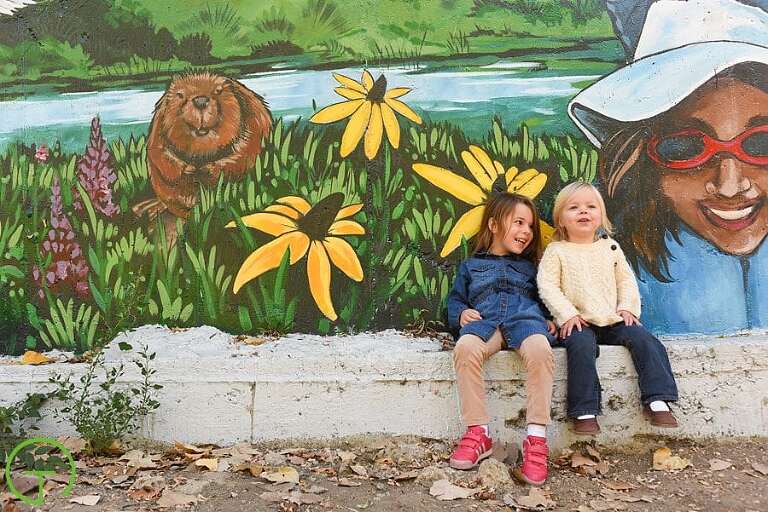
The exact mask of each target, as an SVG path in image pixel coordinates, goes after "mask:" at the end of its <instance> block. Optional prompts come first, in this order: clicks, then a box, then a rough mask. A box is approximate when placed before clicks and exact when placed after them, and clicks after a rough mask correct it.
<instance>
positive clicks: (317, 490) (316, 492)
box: [307, 485, 328, 494]
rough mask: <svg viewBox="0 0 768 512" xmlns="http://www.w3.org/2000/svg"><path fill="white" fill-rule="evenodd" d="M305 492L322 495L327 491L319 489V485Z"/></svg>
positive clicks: (322, 488)
mask: <svg viewBox="0 0 768 512" xmlns="http://www.w3.org/2000/svg"><path fill="white" fill-rule="evenodd" d="M307 492H311V493H312V494H323V493H324V492H328V489H326V488H325V487H320V486H319V485H312V486H310V487H309V489H307Z"/></svg>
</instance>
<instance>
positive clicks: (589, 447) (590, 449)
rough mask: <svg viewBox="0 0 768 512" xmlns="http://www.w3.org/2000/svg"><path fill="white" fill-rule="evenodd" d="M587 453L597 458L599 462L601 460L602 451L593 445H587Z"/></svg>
mask: <svg viewBox="0 0 768 512" xmlns="http://www.w3.org/2000/svg"><path fill="white" fill-rule="evenodd" d="M587 453H588V454H589V455H590V457H592V458H593V459H595V460H596V461H597V462H600V460H601V459H600V452H599V451H597V449H596V448H595V447H594V446H592V445H587Z"/></svg>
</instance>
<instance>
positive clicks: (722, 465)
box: [709, 459, 733, 471]
mask: <svg viewBox="0 0 768 512" xmlns="http://www.w3.org/2000/svg"><path fill="white" fill-rule="evenodd" d="M731 466H733V464H731V463H730V462H728V461H727V460H720V459H709V469H710V471H722V470H724V469H728V468H729V467H731Z"/></svg>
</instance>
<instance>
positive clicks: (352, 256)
mask: <svg viewBox="0 0 768 512" xmlns="http://www.w3.org/2000/svg"><path fill="white" fill-rule="evenodd" d="M343 201H344V195H343V194H341V193H338V192H337V193H334V194H331V195H329V196H328V197H326V198H325V199H323V200H321V201H319V202H318V203H317V204H316V205H315V206H311V205H310V204H309V203H308V202H307V201H306V200H305V199H303V198H301V197H297V196H286V197H281V198H280V199H278V200H277V203H276V204H273V205H271V206H268V207H267V208H265V209H264V211H263V212H260V213H254V214H252V215H247V216H245V217H243V218H242V221H243V224H245V225H246V226H248V227H251V228H254V229H258V230H259V231H263V232H264V233H267V234H268V235H273V236H276V237H277V238H275V239H274V240H272V241H271V242H269V243H267V244H265V245H262V246H261V247H259V248H258V249H256V250H255V251H254V252H252V253H251V255H250V256H248V257H247V258H246V259H245V261H244V262H243V264H242V266H241V267H240V271H239V272H238V273H237V276H235V283H234V285H233V291H234V293H237V292H238V291H240V288H242V287H243V285H244V284H245V283H247V282H248V281H251V280H252V279H256V278H257V277H259V276H260V275H261V274H263V273H264V272H267V271H268V270H272V269H274V268H277V267H279V266H280V262H281V261H282V259H283V256H284V255H285V251H287V250H289V249H290V251H291V253H290V264H291V265H293V264H295V263H296V262H298V261H299V260H300V259H301V258H303V257H304V255H305V254H307V253H309V254H308V256H307V277H308V279H309V291H310V293H311V294H312V298H313V299H314V300H315V303H316V304H317V307H318V308H319V309H320V311H321V312H322V313H323V314H324V315H325V316H326V317H328V318H329V319H331V320H336V318H337V315H336V311H335V310H334V308H333V301H332V300H331V263H333V264H334V266H336V267H337V268H338V269H340V270H341V271H342V272H344V273H345V274H346V275H347V276H349V277H350V278H351V279H354V280H355V281H362V280H363V269H362V267H361V266H360V260H359V259H358V258H357V254H356V253H355V250H354V249H353V248H352V246H351V245H349V243H348V242H347V241H346V240H344V239H343V238H340V236H344V235H364V234H365V229H364V228H363V226H361V225H360V224H358V223H357V222H355V221H353V220H350V219H349V217H352V216H353V215H354V214H356V213H357V212H359V211H360V210H361V209H362V208H363V205H362V204H351V205H347V206H344V207H342V206H341V205H342V203H343ZM235 226H236V224H235V222H230V223H229V224H227V226H226V227H228V228H233V227H235Z"/></svg>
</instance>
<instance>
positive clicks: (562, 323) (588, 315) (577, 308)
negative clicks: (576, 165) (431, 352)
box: [537, 182, 677, 435]
mask: <svg viewBox="0 0 768 512" xmlns="http://www.w3.org/2000/svg"><path fill="white" fill-rule="evenodd" d="M553 220H554V224H555V229H556V234H555V239H556V240H557V241H554V242H552V243H551V244H549V246H548V247H547V249H546V251H545V252H544V256H543V257H542V259H541V263H540V265H539V270H538V276H537V282H538V286H539V294H540V296H541V299H542V301H543V302H544V304H545V305H546V306H547V308H548V309H549V311H550V312H551V313H552V315H553V316H554V318H555V322H556V323H557V325H558V326H559V328H560V332H559V334H560V338H561V343H563V344H564V345H565V348H566V351H567V354H568V417H569V418H571V419H572V420H573V425H572V428H573V431H574V432H575V433H577V434H584V435H594V434H597V433H599V432H600V426H599V424H598V423H597V419H596V416H597V415H598V414H600V413H601V403H600V402H601V397H600V394H601V388H600V381H599V379H598V376H597V369H596V358H597V356H598V355H599V349H598V345H599V344H604V345H623V346H625V347H627V349H629V352H630V354H631V356H632V361H633V362H634V364H635V369H636V370H637V374H638V381H639V385H640V400H641V401H642V403H643V412H644V414H645V416H646V417H647V418H648V419H649V420H650V422H651V424H652V425H654V426H658V427H676V426H677V420H675V417H674V416H673V415H672V412H671V411H670V410H669V406H668V405H667V402H668V401H676V400H677V385H676V384H675V378H674V376H673V375H672V369H671V367H670V364H669V358H668V357H667V351H666V348H665V347H664V345H662V344H661V342H660V341H659V340H658V339H656V338H655V337H654V336H653V335H652V334H651V333H649V332H648V331H647V330H646V329H645V328H644V327H643V326H642V325H641V324H640V321H639V320H638V318H639V317H640V293H639V291H638V288H637V281H636V280H635V276H634V274H633V272H632V269H631V268H630V266H629V264H628V263H627V260H626V258H625V257H624V253H623V252H622V250H621V248H620V247H619V245H618V243H617V242H616V241H615V240H613V239H611V238H609V237H608V235H609V234H610V233H611V224H610V221H609V220H608V218H607V216H606V213H605V204H604V203H603V198H602V196H601V195H600V193H599V192H598V190H597V189H596V188H595V187H594V186H592V185H590V184H588V183H582V182H577V183H571V184H570V185H568V186H566V187H565V188H563V190H562V191H560V193H559V194H558V196H557V198H556V199H555V206H554V212H553ZM599 231H603V232H604V233H606V234H604V235H603V236H602V237H598V232H599Z"/></svg>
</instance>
